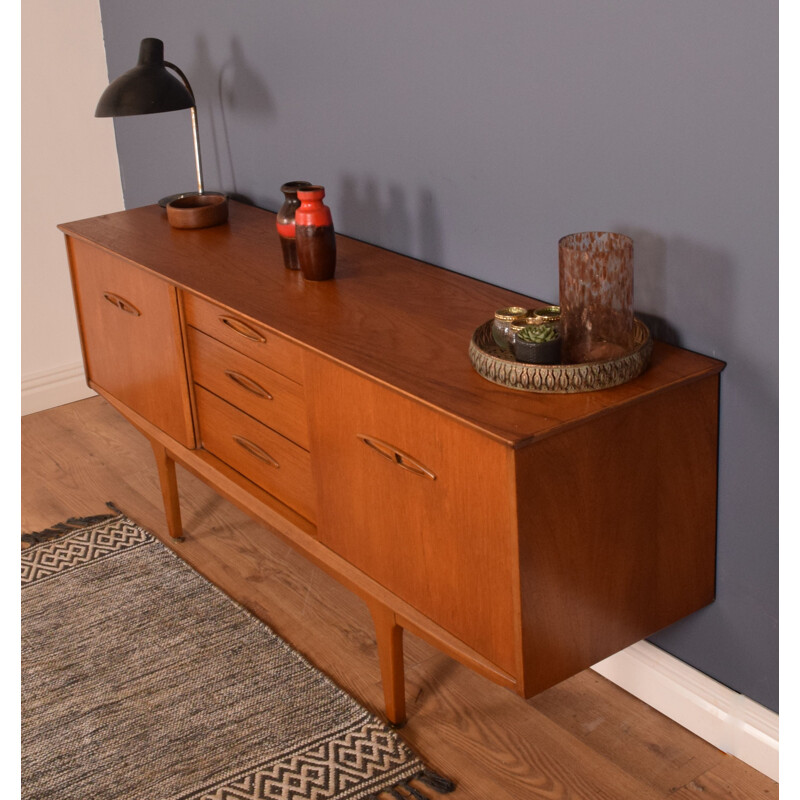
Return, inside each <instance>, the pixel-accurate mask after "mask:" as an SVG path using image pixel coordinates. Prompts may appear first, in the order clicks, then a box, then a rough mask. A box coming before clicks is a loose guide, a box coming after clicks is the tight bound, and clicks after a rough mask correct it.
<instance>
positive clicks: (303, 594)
mask: <svg viewBox="0 0 800 800" xmlns="http://www.w3.org/2000/svg"><path fill="white" fill-rule="evenodd" d="M178 482H179V486H180V490H181V503H182V509H183V524H184V529H185V531H186V532H187V534H188V535H187V539H186V541H185V542H183V543H178V544H174V543H170V544H171V546H173V547H174V548H175V549H177V550H178V552H180V554H181V555H182V556H183V557H184V558H185V559H186V560H187V561H188V562H189V563H191V564H192V565H193V566H194V567H195V568H196V569H198V570H199V571H200V572H202V573H203V574H205V575H206V576H207V577H208V578H209V579H210V580H212V581H213V582H214V583H216V584H217V585H219V586H220V587H222V588H223V589H224V590H225V591H226V592H228V594H230V595H231V596H233V597H234V598H236V599H237V600H238V601H239V602H241V603H243V604H244V605H245V606H247V607H248V608H250V609H251V610H252V611H253V612H254V613H255V614H257V615H258V616H259V617H261V618H262V619H263V620H264V621H265V622H267V624H269V625H270V626H271V627H272V628H273V630H275V631H276V632H277V633H278V634H279V635H281V636H283V637H284V638H285V639H287V640H288V641H289V642H290V643H291V644H292V645H293V646H294V647H295V648H296V649H297V650H299V651H300V652H301V653H303V654H304V655H305V656H306V657H307V658H308V659H309V660H310V661H311V662H312V663H314V664H315V665H317V667H318V668H319V669H321V670H322V671H324V672H326V673H327V674H328V675H330V676H331V677H332V678H333V679H334V680H335V681H336V682H337V683H338V684H339V685H340V686H341V687H342V688H344V689H345V690H346V691H348V692H349V693H350V694H352V695H353V696H354V697H356V698H357V699H358V700H359V701H360V702H361V703H362V704H364V705H365V706H367V707H368V708H369V709H371V710H372V711H374V712H376V713H378V714H380V713H381V711H382V709H381V700H382V692H381V688H380V683H379V671H378V662H377V657H376V652H375V639H374V636H373V632H372V626H371V622H370V617H369V613H368V612H367V609H366V607H365V606H364V605H363V603H362V602H361V601H360V600H358V599H357V598H355V597H354V596H353V595H351V594H350V593H349V592H347V591H346V590H344V589H343V588H341V587H340V586H339V585H338V584H337V583H336V582H335V581H334V580H333V579H331V578H330V577H328V576H327V575H326V574H325V573H323V572H321V571H320V570H319V569H317V568H316V567H313V566H312V565H310V564H308V563H307V562H306V561H305V560H304V559H303V558H302V557H301V556H299V555H297V554H296V553H294V551H292V550H291V549H290V548H289V547H288V546H287V545H285V544H283V543H282V542H281V541H280V540H279V539H278V538H277V537H276V536H274V535H273V534H272V533H270V532H269V531H267V530H266V529H265V528H263V527H262V526H260V525H258V524H256V523H255V522H253V521H251V520H250V518H249V517H247V516H246V515H245V514H243V513H242V512H240V511H239V510H238V509H236V508H235V507H233V506H232V505H230V504H229V503H228V502H227V501H225V500H223V499H222V498H220V497H218V496H217V495H216V494H215V493H214V492H213V491H212V490H210V489H209V488H208V487H206V486H205V485H204V484H203V483H201V482H200V481H199V480H197V479H196V478H194V477H193V476H192V475H190V474H189V473H187V472H186V471H184V470H182V469H181V468H180V467H179V468H178ZM107 500H112V501H113V502H114V503H116V504H117V506H119V507H120V508H121V509H122V510H123V511H125V512H126V513H127V514H128V515H129V516H131V517H132V518H133V519H135V520H136V521H137V522H139V523H140V524H141V525H143V526H144V527H146V528H148V529H149V530H150V531H152V532H153V533H155V534H156V535H158V536H159V537H160V538H162V539H163V540H165V541H167V542H169V539H168V537H167V534H166V523H165V519H164V514H163V510H162V507H161V500H160V492H159V487H158V479H157V475H156V469H155V464H154V462H153V458H152V454H151V451H150V447H149V445H148V443H147V441H146V440H145V439H144V437H142V436H141V435H140V434H139V433H138V432H137V431H136V430H135V429H133V428H132V427H131V426H130V425H129V424H128V423H127V422H125V421H124V420H123V419H122V417H120V416H119V415H118V414H117V412H116V411H114V410H113V409H112V408H111V407H110V406H109V405H108V404H107V403H106V402H105V401H104V400H102V399H101V398H99V397H93V398H90V399H88V400H81V401H80V402H77V403H72V404H69V405H65V406H60V407H59V408H55V409H51V410H48V411H43V412H40V413H37V414H31V415H28V416H26V417H24V418H23V420H22V525H23V530H25V531H35V530H41V529H44V528H46V527H48V526H50V525H52V524H54V523H56V522H59V521H62V520H64V519H66V518H67V517H70V516H87V515H93V514H99V513H104V512H105V511H106V508H105V502H106V501H107ZM166 601H167V602H168V599H167V600H166ZM406 670H407V675H408V681H407V693H408V701H409V702H408V711H409V721H408V723H407V725H406V726H405V727H404V728H403V729H402V735H403V736H404V738H405V739H406V741H408V743H409V744H410V745H411V746H412V747H414V748H415V749H416V750H417V751H418V752H419V753H420V755H421V756H422V757H423V759H425V760H426V761H427V762H428V763H429V764H431V766H432V767H433V768H434V769H436V770H438V771H440V772H441V773H443V774H445V775H447V776H449V777H451V778H452V779H453V780H455V781H456V782H457V784H458V789H457V790H456V792H455V793H453V794H451V795H449V797H452V798H453V800H468V799H472V798H474V800H526V799H527V798H547V799H548V800H560V799H561V798H573V799H574V798H585V800H597V799H599V798H603V799H607V800H627V798H632V799H635V800H654V799H655V798H665V797H671V798H675V800H693V799H694V800H700V798H702V799H703V800H717V799H719V800H723V799H724V800H750V798H777V797H778V786H777V784H776V783H775V782H774V781H771V780H770V779H768V778H766V777H765V776H763V775H762V774H761V773H759V772H757V771H756V770H754V769H752V768H751V767H749V766H747V765H746V764H743V763H742V762H740V761H738V760H736V759H735V758H733V757H731V756H729V755H726V754H725V753H722V752H721V751H719V750H717V749H716V748H714V747H712V746H711V745H709V744H708V743H706V742H704V741H703V740H702V739H700V738H698V737H697V736H695V735H693V734H691V733H689V732H688V731H686V730H685V729H683V728H681V727H680V726H678V725H676V724H675V723H674V722H672V721H671V720H668V719H667V718H666V717H664V716H663V715H661V714H660V713H658V712H657V711H655V710H653V709H652V708H650V707H649V706H647V705H645V704H644V703H642V702H640V701H639V700H637V699H635V698H634V697H632V696H631V695H629V694H627V693H626V692H624V691H623V690H621V689H620V688H619V687H617V686H615V685H614V684H612V683H610V682H609V681H607V680H605V679H604V678H602V677H600V676H599V675H597V674H596V673H594V672H592V671H591V670H588V671H586V672H583V673H581V674H580V675H577V676H575V677H574V678H571V679H570V680H567V681H564V682H563V683H561V684H559V685H558V686H555V687H553V688H552V689H550V690H548V691H546V692H543V693H542V694H540V695H538V696H537V697H535V698H533V699H532V700H529V701H525V700H522V699H521V698H519V697H517V696H516V695H514V694H512V693H511V692H509V691H507V690H505V689H501V688H499V687H496V686H494V685H493V684H491V683H490V682H489V681H487V680H485V679H483V678H481V677H479V676H477V675H475V674H474V673H472V672H471V671H470V670H468V669H466V668H465V667H462V666H461V665H459V664H458V663H456V662H454V661H452V660H451V659H449V658H447V657H446V656H443V655H441V654H440V653H438V652H437V651H436V650H435V649H433V648H432V647H430V646H429V645H427V644H426V643H424V642H422V641H420V640H419V639H416V638H414V637H413V636H410V635H408V634H407V635H406Z"/></svg>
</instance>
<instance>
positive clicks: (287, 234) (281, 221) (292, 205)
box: [275, 181, 311, 269]
mask: <svg viewBox="0 0 800 800" xmlns="http://www.w3.org/2000/svg"><path fill="white" fill-rule="evenodd" d="M303 186H311V184H310V183H309V182H308V181H289V182H288V183H284V184H283V186H281V192H283V197H284V201H283V205H282V206H281V207H280V208H279V209H278V216H277V217H276V219H275V224H276V225H277V228H278V236H280V237H281V249H282V250H283V265H284V266H285V267H286V269H300V265H299V264H298V263H297V243H296V242H295V212H296V211H297V209H298V208H300V201H299V200H298V199H297V190H298V189H299V188H301V187H303Z"/></svg>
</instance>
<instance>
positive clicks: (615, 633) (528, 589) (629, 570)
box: [517, 376, 719, 696]
mask: <svg viewBox="0 0 800 800" xmlns="http://www.w3.org/2000/svg"><path fill="white" fill-rule="evenodd" d="M718 383H719V381H718V377H717V376H712V377H709V378H706V379H704V380H702V381H698V382H695V383H692V384H688V385H684V386H681V387H678V388H674V389H672V390H668V391H666V392H662V393H660V394H658V395H655V396H653V397H651V398H649V399H647V400H646V401H645V402H640V403H637V404H635V405H632V406H629V407H626V408H623V409H619V410H617V411H614V412H612V413H610V414H607V415H606V416H604V417H602V418H600V419H597V420H595V421H593V423H592V424H591V425H581V426H578V427H575V428H571V429H570V430H568V431H565V432H564V433H562V434H560V435H557V436H552V437H549V438H547V439H545V440H542V441H541V442H538V443H535V444H533V445H531V446H529V447H527V448H524V449H522V450H521V451H519V452H518V459H517V486H518V502H519V509H520V528H521V531H520V568H521V575H522V578H521V580H522V616H523V639H524V644H523V658H524V665H525V666H524V673H525V674H524V691H525V695H526V696H532V695H533V694H536V693H538V692H539V691H542V690H543V689H546V688H548V687H549V686H552V685H554V684H555V683H558V682H559V681H561V680H564V679H565V678H567V677H569V676H570V675H573V674H575V673H577V672H579V671H581V670H583V669H586V668H587V667H589V666H591V665H592V664H595V663H597V662H598V661H600V660H602V659H603V658H606V657H607V656H609V655H612V654H613V653H615V652H617V651H619V650H621V649H623V648H625V647H627V646H629V645H630V644H633V643H634V642H636V641H639V640H640V639H643V638H644V637H646V636H649V635H651V634H653V633H655V632H656V631H658V630H659V629H661V628H663V627H665V626H667V625H670V624H672V623H673V622H676V621H677V620H679V619H680V618H682V617H684V616H686V615H687V614H690V613H692V612H694V611H697V610H698V609H700V608H702V607H703V606H705V605H707V604H708V603H710V602H712V601H713V599H714V589H715V559H716V491H717V405H718V394H719V389H718Z"/></svg>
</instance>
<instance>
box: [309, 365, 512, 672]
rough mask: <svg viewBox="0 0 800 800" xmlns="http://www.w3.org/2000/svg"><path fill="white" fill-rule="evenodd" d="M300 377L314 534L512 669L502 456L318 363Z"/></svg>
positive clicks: (468, 432) (399, 399) (507, 465)
mask: <svg viewBox="0 0 800 800" xmlns="http://www.w3.org/2000/svg"><path fill="white" fill-rule="evenodd" d="M308 379H309V384H308V387H307V388H308V394H307V399H308V404H309V410H310V416H309V419H310V425H311V453H312V458H313V460H314V467H315V476H316V479H317V481H318V495H319V501H320V506H319V520H318V523H317V530H318V535H319V538H320V541H322V542H323V543H324V544H325V545H326V546H328V547H330V548H331V549H332V550H334V551H335V552H336V553H338V554H339V555H341V556H342V557H343V558H345V559H346V560H347V561H349V562H350V563H351V564H354V565H355V566H357V567H358V568H359V569H361V570H363V571H364V572H365V573H367V574H368V575H369V576H370V577H372V578H374V579H375V580H376V581H378V582H379V583H380V584H382V585H383V586H385V587H386V588H387V589H389V590H390V591H392V592H394V593H395V594H396V595H398V596H399V597H401V598H403V599H404V600H406V601H407V602H408V603H410V604H411V605H413V606H414V607H415V608H416V609H417V610H419V611H420V612H422V613H423V614H425V615H426V616H427V617H429V618H430V619H431V620H433V621H434V622H436V623H438V624H439V625H441V626H442V627H443V628H445V629H446V630H448V631H449V632H450V633H452V634H453V635H454V636H456V637H457V638H459V639H461V641H463V642H465V643H466V644H468V645H469V646H470V647H472V648H473V649H475V650H477V651H478V652H479V653H481V655H483V656H485V657H486V658H488V659H489V660H490V661H492V662H493V663H494V664H496V665H497V666H499V667H500V668H501V669H503V670H505V671H506V672H508V673H510V674H514V672H515V669H516V661H515V657H516V650H515V647H516V627H515V625H516V623H515V612H514V592H515V586H516V585H517V582H518V578H517V575H516V571H515V564H516V555H515V552H516V549H515V542H514V534H513V531H514V529H515V525H514V522H513V513H514V501H513V496H512V494H511V488H512V487H513V484H514V473H513V452H512V451H511V450H510V449H509V448H506V447H505V446H503V445H501V444H499V443H497V442H494V441H492V440H489V439H487V438H486V437H484V436H482V435H481V434H480V433H478V432H476V431H474V430H472V429H470V428H468V427H467V426H465V425H462V424H459V423H458V422H456V421H454V420H451V419H449V418H448V417H446V416H445V415H443V414H440V413H439V412H437V411H434V410H432V409H430V408H427V407H425V406H423V405H422V404H421V403H418V402H416V401H415V400H413V399H411V398H408V397H404V396H403V395H401V394H399V393H397V392H395V391H392V390H391V389H387V388H386V387H384V386H381V385H380V384H378V383H377V382H375V381H372V380H369V379H367V378H363V377H361V376H359V375H357V374H356V373H353V372H350V371H349V370H346V369H342V368H341V366H339V365H337V364H335V363H333V362H330V361H327V360H325V359H313V360H312V361H309V371H308Z"/></svg>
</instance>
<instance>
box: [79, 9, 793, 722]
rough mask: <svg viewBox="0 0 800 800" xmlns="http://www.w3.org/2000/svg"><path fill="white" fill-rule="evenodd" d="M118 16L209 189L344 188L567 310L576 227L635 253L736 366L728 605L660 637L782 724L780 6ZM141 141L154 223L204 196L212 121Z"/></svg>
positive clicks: (727, 379)
mask: <svg viewBox="0 0 800 800" xmlns="http://www.w3.org/2000/svg"><path fill="white" fill-rule="evenodd" d="M100 5H101V10H102V17H103V27H104V34H105V39H106V48H107V56H108V64H109V74H110V75H111V76H112V77H116V76H117V75H118V74H120V73H121V72H122V71H124V70H125V69H128V68H129V67H130V66H132V65H133V63H134V62H135V59H136V55H137V51H138V43H139V40H140V39H141V38H143V37H145V36H157V37H159V38H162V39H163V40H164V41H165V43H166V57H167V59H168V60H171V61H174V62H175V63H177V64H178V65H179V66H180V67H181V68H182V69H183V70H184V71H185V72H186V73H187V74H188V75H189V77H190V79H191V81H192V83H193V86H194V89H195V92H196V94H197V95H198V102H199V114H200V125H201V139H202V144H203V148H204V158H205V167H206V183H207V188H210V189H212V188H217V189H222V190H226V191H229V192H232V193H238V194H240V195H243V196H245V197H247V198H249V199H250V200H251V201H252V202H254V203H255V204H257V205H259V206H262V207H264V208H268V209H271V210H273V211H274V210H276V209H277V208H278V206H279V205H280V200H281V196H280V191H279V187H280V185H281V183H282V182H284V181H286V180H293V179H305V180H311V181H315V182H319V183H322V184H324V185H325V186H326V187H327V189H328V200H329V204H330V206H331V209H332V211H333V214H334V221H335V224H336V226H337V229H338V230H339V231H341V232H342V233H347V234H349V235H352V236H355V237H357V238H360V239H364V240H366V241H369V242H373V243H375V244H379V245H382V246H384V247H387V248H390V249H392V250H397V251H400V252H403V253H406V254H409V255H412V256H415V257H417V258H421V259H424V260H426V261H430V262H433V263H435V264H439V265H442V266H445V267H448V268H450V269H453V270H457V271H459V272H462V273H465V274H468V275H473V276H476V277H479V278H482V279H484V280H487V281H490V282H492V283H496V284H499V285H501V286H505V287H509V288H512V289H514V290H518V291H521V292H525V293H528V294H532V295H534V296H536V297H539V298H541V299H544V300H551V301H557V300H558V270H557V241H558V239H559V237H561V236H562V235H564V234H566V233H571V232H575V231H580V230H587V229H605V230H615V231H622V232H625V233H628V234H631V235H632V236H633V237H634V241H635V247H636V255H635V270H636V273H635V274H636V278H635V284H636V289H635V298H636V307H637V310H638V312H640V313H642V314H647V315H650V319H651V321H652V322H653V323H654V325H655V328H656V331H657V333H658V334H659V335H660V336H661V337H662V338H666V339H668V340H670V341H672V342H675V343H678V344H680V345H682V346H684V347H687V348H689V349H692V350H697V351H700V352H702V353H706V354H708V355H713V356H716V357H718V358H721V359H723V360H725V361H727V363H728V366H727V368H726V369H725V371H724V373H723V375H722V393H721V408H722V412H721V431H720V432H721V443H720V482H719V551H718V595H717V601H716V602H715V603H714V604H713V605H712V606H710V607H708V608H707V609H705V610H703V611H701V612H699V613H697V614H695V615H693V616H692V617H690V618H688V619H686V620H684V621H682V622H680V623H679V624H677V625H674V626H673V627H671V628H669V629H667V630H665V631H662V632H661V633H659V634H658V635H657V636H655V637H653V639H652V641H653V642H655V643H656V644H658V645H659V646H661V647H663V648H664V649H666V650H668V651H669V652H670V653H673V654H674V655H676V656H677V657H679V658H681V659H683V660H684V661H686V662H688V663H689V664H691V665H693V666H695V667H697V668H698V669H700V670H702V671H704V672H706V673H707V674H709V675H711V676H712V677H714V678H716V679H717V680H719V681H721V682H722V683H724V684H727V685H729V686H730V687H732V688H733V689H736V690H737V691H740V692H742V693H744V694H746V695H748V696H749V697H751V698H753V699H754V700H756V701H758V702H760V703H762V704H764V705H766V706H768V707H769V708H771V709H774V710H777V707H778V645H777V636H778V627H777V606H778V601H777V582H778V502H777V501H778V498H777V487H778V461H777V452H778V339H777V293H778V242H777V221H778V212H777V200H778V198H777V184H778V174H777V173H778V152H777V151H778V136H777V117H778V115H777V108H778V99H777V93H778V80H777V70H778V58H777V51H778V48H777V32H778V19H777V18H778V3H777V0H767V1H766V2H759V3H754V2H752V0H705V1H704V2H702V3H698V2H696V0H673V1H672V2H670V3H665V2H663V1H662V0H560V1H559V2H557V3H553V2H549V0H498V2H493V3H486V2H476V1H475V0H438V1H437V2H435V3H434V2H420V0H404V2H402V3H399V2H393V1H392V0H336V1H335V2H333V1H332V2H327V3H313V2H308V0H297V1H296V2H292V3H287V2H282V3H278V2H270V0H226V2H222V3H220V2H218V0H137V2H135V3H131V2H129V0H100ZM87 113H92V109H87ZM98 124H102V123H100V122H98ZM116 131H117V140H118V147H119V154H120V163H121V171H122V178H123V186H124V192H125V201H126V204H127V205H128V206H129V207H130V206H135V205H141V204H146V203H151V202H154V201H155V200H157V199H158V198H159V197H161V196H163V195H166V194H170V193H172V192H176V191H180V190H187V189H191V188H192V175H193V173H192V160H191V141H190V129H189V119H188V112H176V113H173V114H162V115H158V116H150V117H140V118H128V119H124V120H118V121H117V122H116Z"/></svg>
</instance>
